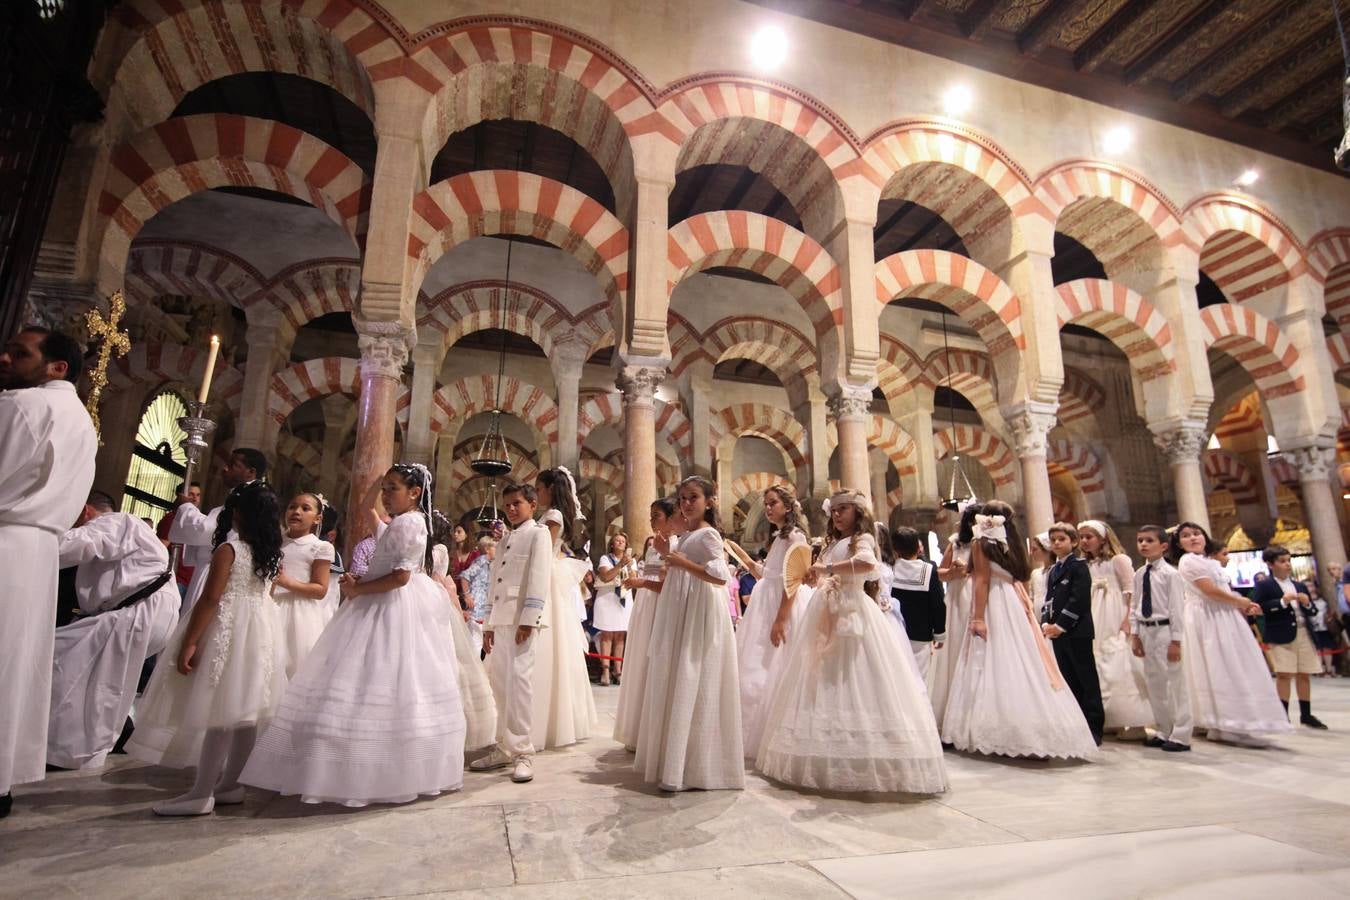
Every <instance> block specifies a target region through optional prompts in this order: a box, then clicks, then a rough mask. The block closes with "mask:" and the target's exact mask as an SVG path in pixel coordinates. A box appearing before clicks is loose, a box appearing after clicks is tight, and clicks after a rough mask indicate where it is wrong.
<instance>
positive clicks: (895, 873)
mask: <svg viewBox="0 0 1350 900" xmlns="http://www.w3.org/2000/svg"><path fill="white" fill-rule="evenodd" d="M595 690H596V698H597V701H598V703H599V706H600V709H601V711H602V717H603V721H602V724H601V728H600V733H607V732H608V730H609V728H610V726H611V725H612V722H613V709H614V703H615V700H616V697H617V689H615V688H596V689H595ZM1314 698H1315V701H1316V709H1317V712H1318V713H1319V715H1321V717H1322V718H1323V719H1324V721H1326V722H1327V724H1329V725H1330V726H1331V728H1332V730H1331V731H1329V732H1312V731H1309V730H1307V729H1301V730H1300V731H1299V732H1298V733H1297V734H1295V735H1293V736H1290V737H1288V738H1285V739H1282V740H1281V741H1280V742H1279V745H1278V747H1277V748H1275V749H1268V750H1243V749H1237V748H1234V747H1228V746H1223V745H1218V744H1211V743H1207V742H1205V741H1203V740H1198V741H1196V744H1195V750H1194V751H1193V752H1192V753H1189V754H1184V755H1181V754H1176V755H1173V754H1164V753H1162V752H1160V751H1156V750H1146V749H1144V748H1142V747H1141V746H1139V745H1137V744H1124V743H1116V742H1110V741H1108V743H1107V745H1106V747H1105V748H1104V752H1103V753H1102V756H1101V759H1100V761H1099V762H1097V763H1094V764H1090V765H1068V764H1051V763H1035V762H1009V761H1002V762H1000V761H991V760H987V759H979V758H972V757H965V756H961V755H955V754H949V756H948V764H949V767H950V773H951V782H952V789H951V791H950V793H948V794H946V795H944V796H943V797H941V798H939V799H914V798H905V797H887V798H879V799H875V800H872V801H868V802H863V801H859V800H854V799H848V798H844V797H836V796H821V795H818V794H804V793H797V792H795V791H790V790H785V789H783V788H781V787H778V786H775V785H773V784H770V783H768V782H766V781H764V780H762V779H759V778H756V777H751V778H750V781H749V785H748V787H747V789H746V790H745V791H743V792H709V793H686V794H680V795H678V796H673V797H670V796H665V795H662V794H660V793H659V792H658V791H656V790H655V789H654V788H649V787H647V786H645V785H643V784H642V783H641V782H640V781H639V780H638V779H637V778H635V777H634V773H633V771H632V769H631V767H630V766H629V759H630V757H629V756H628V755H627V754H625V753H624V751H623V749H622V748H621V747H619V746H618V745H617V744H615V743H614V742H613V741H610V740H608V739H601V738H596V739H594V740H591V741H588V742H586V743H585V744H583V745H581V746H579V747H575V748H571V749H569V750H566V751H560V752H554V753H546V754H542V755H540V756H539V757H538V759H537V762H536V773H537V774H536V778H535V781H534V782H533V783H532V784H528V785H515V784H512V783H511V782H510V781H509V779H507V778H506V777H505V776H504V775H501V774H487V775H483V774H470V775H468V776H467V777H466V781H465V787H464V790H463V792H461V793H459V794H456V795H453V796H447V797H441V798H437V799H433V800H426V801H421V802H417V803H412V804H409V805H407V806H401V807H394V808H373V809H367V810H343V809H338V808H335V807H327V806H318V807H316V806H306V805H304V804H301V803H299V802H296V801H294V800H290V799H279V798H276V797H275V796H273V795H270V794H267V793H264V792H261V791H256V792H251V793H250V796H249V798H248V802H247V803H245V804H244V805H243V806H242V807H231V808H228V809H226V810H223V811H222V812H221V813H220V814H217V815H214V816H210V817H206V818H202V819H193V820H163V819H157V818H155V817H154V816H153V815H152V814H151V813H150V811H149V806H150V804H151V803H152V802H154V801H156V800H158V799H161V798H163V797H166V796H169V795H171V794H172V793H175V792H178V791H180V790H182V789H184V786H185V784H186V781H187V779H186V778H185V775H184V773H181V772H175V771H169V770H163V769H156V768H150V767H146V766H142V765H140V764H136V763H129V762H127V761H126V760H125V758H122V759H121V760H120V761H118V762H115V763H112V764H110V765H109V766H107V767H106V768H104V769H103V770H102V771H98V772H92V773H75V772H70V773H59V774H55V775H53V776H51V777H50V778H48V780H47V781H44V782H42V783H40V784H34V785H25V786H22V787H20V788H18V789H16V792H15V799H16V802H15V808H14V813H13V815H11V816H10V817H9V818H8V819H7V820H4V821H0V897H4V898H9V897H15V898H18V897H22V898H38V897H81V898H99V900H102V898H109V900H112V898H122V897H126V898H158V897H174V898H176V897H192V898H195V900H203V898H214V897H229V898H247V897H268V898H276V897H323V898H364V897H412V896H417V897H441V896H450V895H454V896H455V897H503V898H524V897H547V898H554V897H556V898H583V897H584V898H638V897H660V898H685V897H688V898H698V900H709V898H712V897H725V896H732V897H737V896H739V897H774V898H776V900H791V898H797V897H859V898H882V897H888V898H889V897H898V896H902V895H903V896H907V897H971V896H976V895H979V896H985V897H1036V898H1039V900H1046V898H1054V897H1060V896H1071V897H1073V898H1075V900H1082V898H1095V897H1110V898H1126V897H1149V898H1154V897H1223V898H1224V900H1234V898H1246V897H1252V898H1256V897H1260V898H1269V897H1271V896H1275V895H1276V892H1279V893H1281V894H1283V895H1285V896H1288V897H1298V898H1299V900H1310V898H1319V897H1346V896H1350V679H1347V680H1340V679H1336V680H1331V681H1328V680H1326V679H1319V680H1317V681H1316V682H1315V685H1314Z"/></svg>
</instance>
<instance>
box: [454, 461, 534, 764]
mask: <svg viewBox="0 0 1350 900" xmlns="http://www.w3.org/2000/svg"><path fill="white" fill-rule="evenodd" d="M502 502H503V503H504V504H505V506H506V521H507V522H508V523H510V525H511V529H512V530H511V532H510V534H507V535H506V536H505V537H504V538H503V539H502V541H501V542H500V543H499V544H498V545H497V556H496V558H495V559H494V560H493V561H492V569H491V570H490V574H489V576H488V577H489V579H490V581H489V583H488V601H487V603H488V615H487V623H486V625H485V626H484V629H483V649H484V650H486V651H487V664H488V680H489V681H490V682H491V683H492V696H493V698H494V699H495V700H496V703H497V746H496V747H494V748H493V749H492V752H490V753H488V754H487V755H486V756H484V757H481V758H479V759H476V760H474V761H473V762H471V763H469V768H470V769H472V770H473V771H475V772H486V771H488V770H490V769H500V768H504V767H506V766H512V770H511V780H512V781H514V782H517V783H523V782H526V781H530V780H532V779H533V778H534V743H533V741H532V740H531V737H530V734H531V727H532V726H533V724H534V723H533V721H532V719H533V710H534V688H535V684H534V682H535V671H534V645H535V641H537V640H539V637H538V634H539V629H541V628H547V627H549V625H550V624H551V616H552V615H553V611H552V610H550V609H549V608H548V605H549V604H548V598H549V592H550V591H551V590H552V583H551V580H552V577H553V536H552V535H551V534H550V533H549V530H548V527H547V526H545V525H542V524H540V523H539V522H536V521H535V520H534V511H535V506H536V503H537V495H536V493H535V489H534V485H532V484H510V485H507V486H506V488H505V489H504V490H503V491H502Z"/></svg>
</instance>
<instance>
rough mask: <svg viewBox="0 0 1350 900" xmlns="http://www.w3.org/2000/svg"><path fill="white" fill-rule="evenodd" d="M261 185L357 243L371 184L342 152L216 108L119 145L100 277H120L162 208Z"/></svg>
mask: <svg viewBox="0 0 1350 900" xmlns="http://www.w3.org/2000/svg"><path fill="white" fill-rule="evenodd" d="M223 186H234V187H258V188H265V189H267V190H271V191H276V192H278V193H281V194H287V195H289V196H292V197H296V198H297V199H300V200H304V201H305V202H306V203H310V204H312V205H313V206H315V207H316V208H317V209H319V210H320V211H321V212H323V213H324V214H326V215H327V216H328V217H329V218H330V219H332V220H333V222H334V223H335V224H336V225H338V226H339V227H340V228H342V229H343V230H344V231H346V232H347V234H348V235H349V236H351V237H352V239H353V241H358V240H359V238H360V236H361V234H362V232H363V231H364V227H365V214H366V210H367V207H368V205H369V200H370V192H369V188H370V185H369V183H368V182H367V181H366V178H365V175H364V174H363V173H362V172H361V170H360V168H358V167H357V165H356V163H354V162H352V161H351V160H350V159H348V158H347V157H346V156H344V155H343V154H342V152H341V151H339V150H337V149H335V148H333V147H330V146H328V145H327V144H325V143H324V142H323V141H321V140H319V139H318V138H316V137H312V136H310V135H308V134H305V133H304V132H302V131H298V130H296V129H294V128H292V127H290V126H289V125H285V124H282V123H281V122H273V121H270V120H266V119H252V118H249V117H247V116H232V115H225V114H220V113H216V114H210V115H200V116H184V117H181V118H176V119H170V120H169V121H167V122H162V123H161V124H159V125H156V126H154V127H153V128H150V129H148V130H146V131H143V132H141V133H140V134H138V135H136V136H135V137H133V138H131V139H130V140H129V141H127V142H126V143H124V144H122V145H121V146H119V147H117V148H116V149H115V150H113V152H112V155H111V158H110V160H109V166H108V171H107V175H106V177H105V179H104V183H103V188H102V191H101V193H100V195H99V201H98V216H99V225H98V227H97V228H96V230H95V231H96V234H97V235H101V241H102V244H101V247H100V250H99V264H100V277H102V278H105V279H113V278H115V279H116V280H117V281H118V282H119V283H120V281H121V276H122V273H123V272H124V271H125V268H126V263H127V254H128V252H129V250H130V247H131V242H132V240H133V239H134V238H135V237H136V235H137V233H139V232H140V230H141V227H142V226H143V225H144V224H145V223H146V222H147V221H149V219H150V218H151V217H152V216H154V215H155V214H156V213H158V212H160V211H161V210H163V209H165V208H166V207H168V206H169V205H171V204H173V203H176V202H177V201H179V200H182V199H183V198H184V197H188V196H190V195H192V194H195V193H199V192H201V191H206V190H210V189H211V188H216V187H223Z"/></svg>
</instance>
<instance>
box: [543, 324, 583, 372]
mask: <svg viewBox="0 0 1350 900" xmlns="http://www.w3.org/2000/svg"><path fill="white" fill-rule="evenodd" d="M590 349H591V348H590V344H589V343H588V342H587V341H586V340H585V339H584V338H583V337H581V336H580V335H578V334H576V333H575V332H563V333H561V334H557V335H554V337H553V353H552V355H551V357H550V359H549V363H550V365H551V366H552V367H553V374H554V377H555V378H556V377H558V376H561V375H568V376H571V377H572V378H578V377H580V376H581V371H582V369H583V368H585V366H586V360H587V358H588V356H589V351H590Z"/></svg>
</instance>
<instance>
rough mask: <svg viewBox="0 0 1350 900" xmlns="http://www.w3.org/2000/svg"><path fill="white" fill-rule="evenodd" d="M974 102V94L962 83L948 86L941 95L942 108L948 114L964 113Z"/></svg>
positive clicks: (958, 114) (957, 114)
mask: <svg viewBox="0 0 1350 900" xmlns="http://www.w3.org/2000/svg"><path fill="white" fill-rule="evenodd" d="M974 102H975V95H974V94H972V93H971V91H970V88H968V87H966V86H965V85H964V84H958V85H955V86H953V87H950V88H948V89H947V93H945V94H943V95H942V108H943V110H945V111H946V113H947V115H949V116H960V115H964V114H965V113H966V112H967V111H968V110H969V109H970V106H971V104H972V103H974Z"/></svg>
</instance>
